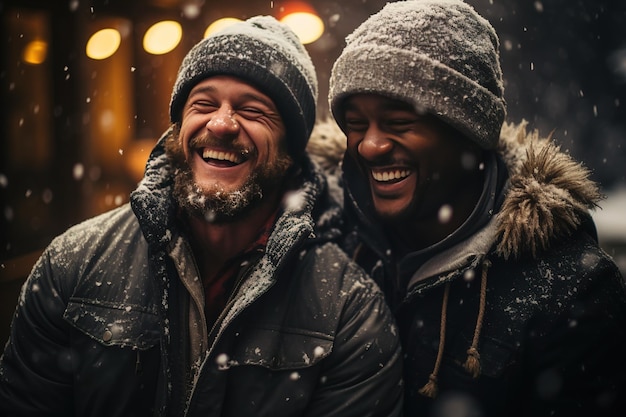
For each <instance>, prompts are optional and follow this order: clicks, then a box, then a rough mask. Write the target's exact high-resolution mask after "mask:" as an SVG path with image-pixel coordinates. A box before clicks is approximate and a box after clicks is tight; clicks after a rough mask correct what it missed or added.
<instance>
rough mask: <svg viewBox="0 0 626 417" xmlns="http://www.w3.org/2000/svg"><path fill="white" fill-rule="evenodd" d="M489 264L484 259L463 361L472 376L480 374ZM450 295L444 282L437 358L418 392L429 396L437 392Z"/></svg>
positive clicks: (475, 376)
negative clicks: (472, 324) (473, 320)
mask: <svg viewBox="0 0 626 417" xmlns="http://www.w3.org/2000/svg"><path fill="white" fill-rule="evenodd" d="M490 266H491V262H490V261H489V260H488V259H485V261H484V262H483V268H482V276H481V281H480V302H479V306H478V317H477V318H476V327H475V328H474V338H473V339H472V345H471V346H470V348H469V349H468V350H467V360H466V361H465V365H464V368H465V370H467V372H469V373H470V374H471V375H472V376H473V377H474V378H478V376H479V375H480V354H479V353H478V340H479V339H480V332H481V330H482V327H483V320H484V317H485V306H486V304H487V271H488V270H489V267H490ZM449 297H450V282H448V283H447V284H446V288H445V290H444V293H443V301H442V304H441V326H440V328H439V348H438V350H437V359H436V361H435V366H434V368H433V371H432V373H431V374H430V375H429V376H428V382H427V383H426V385H424V386H423V387H422V388H420V390H419V393H420V394H422V395H424V396H426V397H429V398H435V397H436V396H437V392H438V386H437V383H438V381H437V379H438V375H439V368H440V367H441V360H442V358H443V350H444V346H445V343H446V321H447V311H448V298H449Z"/></svg>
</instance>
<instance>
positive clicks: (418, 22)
mask: <svg viewBox="0 0 626 417" xmlns="http://www.w3.org/2000/svg"><path fill="white" fill-rule="evenodd" d="M498 48H499V41H498V36H497V34H496V32H495V30H494V29H493V27H492V26H491V25H490V24H489V22H488V21H487V20H486V19H484V18H483V17H481V16H480V15H478V13H476V11H475V10H474V9H473V8H472V7H471V6H469V5H467V4H465V3H463V2H462V1H460V0H409V1H399V2H394V3H388V4H387V5H386V6H385V7H383V8H382V9H381V10H380V11H379V12H378V13H376V14H374V15H372V16H370V17H369V18H368V19H367V20H366V21H365V22H363V23H362V24H361V25H360V26H359V27H358V28H357V29H356V30H355V31H354V32H353V33H352V34H351V35H349V36H348V37H347V38H346V47H345V49H344V50H343V52H342V53H341V55H340V56H339V58H338V59H337V61H336V62H335V64H334V66H333V69H332V73H331V78H330V88H329V103H330V107H331V111H332V113H333V115H334V117H335V119H337V122H338V123H339V125H340V126H343V120H342V116H341V105H342V102H343V100H344V99H345V98H346V97H347V96H349V95H352V94H356V93H377V94H382V95H384V96H387V97H390V98H393V99H399V100H403V101H406V102H408V103H411V104H412V105H413V106H414V107H415V109H416V110H417V111H419V112H429V113H432V114H434V115H436V116H438V117H439V118H441V119H442V120H444V121H445V122H447V123H449V124H450V125H452V126H453V127H455V128H456V129H457V130H459V131H461V132H462V133H464V134H465V135H467V136H468V137H469V138H470V139H472V140H474V141H475V142H477V143H478V144H479V145H480V146H481V147H483V148H485V149H491V148H494V147H495V145H496V143H497V142H498V138H499V135H500V129H501V127H502V123H503V122H504V117H505V113H506V103H505V101H504V87H503V82H502V70H501V68H500V62H499V58H500V57H499V52H498Z"/></svg>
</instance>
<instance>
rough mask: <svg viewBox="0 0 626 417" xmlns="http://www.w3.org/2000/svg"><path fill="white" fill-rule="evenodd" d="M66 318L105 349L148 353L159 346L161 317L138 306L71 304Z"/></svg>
mask: <svg viewBox="0 0 626 417" xmlns="http://www.w3.org/2000/svg"><path fill="white" fill-rule="evenodd" d="M63 318H64V319H65V320H66V321H67V322H68V323H70V324H71V325H72V326H74V327H75V328H76V329H78V330H79V331H81V332H82V333H84V334H86V335H87V336H89V337H90V338H92V339H94V340H96V341H98V342H99V343H100V344H102V345H104V346H120V347H126V346H127V347H132V348H135V349H140V350H147V349H150V348H152V347H154V346H155V345H157V344H158V343H159V336H160V331H159V319H158V316H157V315H156V314H155V313H152V312H149V311H146V310H145V309H141V308H139V307H137V306H133V305H122V304H115V305H114V304H112V303H99V302H95V301H93V300H71V301H70V302H69V303H68V305H67V308H66V309H65V313H64V314H63Z"/></svg>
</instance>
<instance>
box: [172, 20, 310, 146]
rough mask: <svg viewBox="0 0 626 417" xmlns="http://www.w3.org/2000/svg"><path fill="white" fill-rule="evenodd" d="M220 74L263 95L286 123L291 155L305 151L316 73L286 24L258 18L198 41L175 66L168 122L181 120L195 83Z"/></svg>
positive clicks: (239, 23)
mask: <svg viewBox="0 0 626 417" xmlns="http://www.w3.org/2000/svg"><path fill="white" fill-rule="evenodd" d="M220 74H222V75H233V76H236V77H240V78H242V79H244V80H246V81H248V82H250V83H252V84H253V85H254V86H255V87H256V88H258V89H260V90H261V91H263V93H265V94H267V95H268V96H269V97H270V98H271V99H272V100H273V101H274V104H275V105H276V107H277V109H278V111H279V113H280V115H281V116H282V119H283V122H284V123H285V126H286V129H287V142H288V146H289V150H290V153H291V154H292V155H293V156H299V155H300V154H301V153H302V152H303V150H304V148H305V147H306V144H307V141H308V140H309V136H310V134H311V131H312V130H313V125H314V123H315V110H316V104H317V76H316V73H315V68H314V66H313V62H312V61H311V58H310V56H309V54H308V53H307V51H306V49H305V48H304V46H303V45H302V43H301V42H300V40H299V39H298V37H297V35H296V34H295V33H294V32H293V31H292V30H291V29H290V28H289V27H288V26H286V25H285V24H283V23H280V22H278V21H277V20H276V19H274V18H273V17H271V16H256V17H253V18H250V19H248V20H246V21H245V22H238V23H236V24H234V25H232V26H229V27H227V28H225V29H223V30H221V31H219V32H217V33H215V34H213V35H211V36H209V37H207V38H205V39H203V40H202V41H200V42H199V43H198V44H196V45H195V46H194V47H193V48H192V49H191V50H190V51H189V53H188V54H187V56H185V58H184V59H183V62H182V64H181V66H180V68H179V70H178V76H177V78H176V82H175V83H174V89H173V91H172V98H171V101H170V120H171V121H172V122H179V121H181V117H182V115H181V113H182V108H183V106H184V104H185V101H186V100H187V96H188V95H189V92H190V91H191V89H192V88H193V86H194V85H196V84H197V83H198V82H200V81H201V80H203V79H205V78H207V77H210V76H213V75H220Z"/></svg>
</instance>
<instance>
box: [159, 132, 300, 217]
mask: <svg viewBox="0 0 626 417" xmlns="http://www.w3.org/2000/svg"><path fill="white" fill-rule="evenodd" d="M215 141H216V140H215V139H214V138H211V137H210V136H202V137H196V138H193V139H192V140H191V141H190V148H191V149H193V147H194V146H193V145H194V144H195V143H203V144H210V143H212V142H213V143H215ZM220 146H221V147H222V148H223V147H224V143H223V141H220ZM231 150H232V151H233V152H236V153H240V154H247V155H250V154H251V152H249V151H248V150H246V149H243V148H241V147H239V146H237V144H236V142H233V143H232V144H231ZM165 151H166V154H167V155H168V156H169V157H170V160H171V161H172V163H173V165H174V167H175V173H174V188H173V197H174V199H175V201H176V202H177V203H178V206H179V207H180V208H181V209H182V210H183V211H184V212H186V213H187V214H189V215H191V216H195V217H200V218H203V219H205V220H206V221H208V222H211V223H218V224H219V223H228V222H232V221H238V220H240V219H241V218H242V217H244V216H245V215H246V214H248V213H250V212H251V211H252V210H254V209H255V208H256V207H258V206H259V205H260V204H261V203H262V202H264V201H265V199H266V198H268V196H270V195H272V194H273V193H274V192H276V191H278V190H279V189H281V188H282V186H283V184H284V183H285V181H286V179H287V177H288V175H287V173H288V172H289V169H290V167H291V166H292V164H293V160H292V158H291V157H290V156H289V154H288V153H287V151H286V150H285V149H283V148H281V149H280V153H279V155H278V157H277V159H276V160H275V161H272V162H268V163H266V164H261V165H260V166H258V167H256V168H255V169H254V171H252V172H251V173H250V175H249V176H248V178H247V179H246V180H245V181H244V183H243V184H242V185H241V186H239V187H238V188H236V189H230V190H227V189H225V188H224V187H223V186H222V185H221V184H220V183H218V182H215V183H213V184H208V185H207V184H203V185H202V184H198V183H197V182H196V181H195V179H194V177H193V171H192V170H191V167H190V165H189V163H188V162H187V159H186V157H185V153H184V150H183V146H182V143H181V141H180V139H179V129H178V128H175V129H174V131H173V132H172V135H171V136H170V138H168V139H167V141H166V145H165ZM252 154H255V153H254V152H252ZM252 156H254V155H252Z"/></svg>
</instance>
